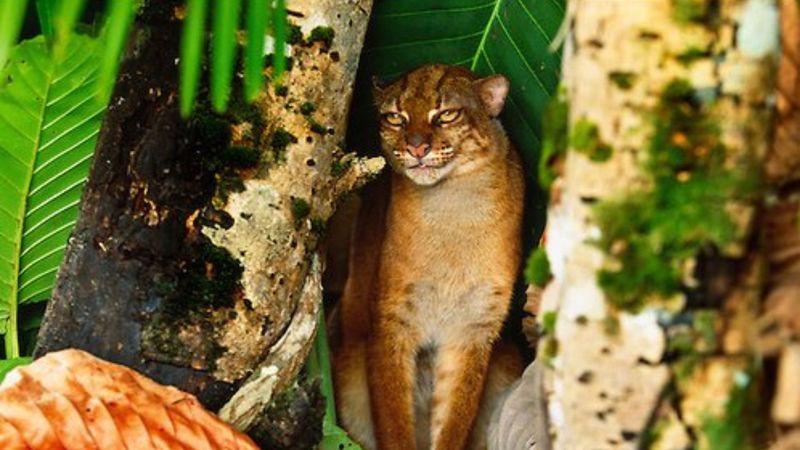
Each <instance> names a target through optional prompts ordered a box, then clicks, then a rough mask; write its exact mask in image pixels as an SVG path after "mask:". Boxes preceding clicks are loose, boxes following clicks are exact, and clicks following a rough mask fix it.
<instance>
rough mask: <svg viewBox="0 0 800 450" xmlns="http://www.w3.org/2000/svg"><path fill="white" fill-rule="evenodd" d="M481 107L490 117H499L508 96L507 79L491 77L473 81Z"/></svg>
mask: <svg viewBox="0 0 800 450" xmlns="http://www.w3.org/2000/svg"><path fill="white" fill-rule="evenodd" d="M475 86H476V87H477V89H478V94H480V96H481V101H483V106H485V107H486V109H487V110H488V112H489V115H490V116H492V117H497V116H499V115H500V111H502V110H503V105H504V104H505V103H506V96H507V95H508V79H507V78H506V77H504V76H502V75H491V76H488V77H486V78H481V79H480V80H476V81H475Z"/></svg>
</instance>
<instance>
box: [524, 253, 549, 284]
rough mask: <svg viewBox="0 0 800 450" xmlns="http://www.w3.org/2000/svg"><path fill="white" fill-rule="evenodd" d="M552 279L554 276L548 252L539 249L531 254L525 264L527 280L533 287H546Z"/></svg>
mask: <svg viewBox="0 0 800 450" xmlns="http://www.w3.org/2000/svg"><path fill="white" fill-rule="evenodd" d="M550 278H552V274H551V273H550V261H549V260H548V259H547V252H545V250H544V248H542V247H539V248H537V249H536V250H534V251H533V252H532V253H531V255H530V256H529V257H528V262H527V264H525V280H526V281H527V282H528V283H531V284H533V285H536V286H540V287H544V285H546V284H547V282H548V281H550Z"/></svg>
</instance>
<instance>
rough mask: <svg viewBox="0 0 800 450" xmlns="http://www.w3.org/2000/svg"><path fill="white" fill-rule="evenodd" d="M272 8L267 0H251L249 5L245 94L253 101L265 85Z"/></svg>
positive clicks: (248, 99)
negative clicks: (265, 65)
mask: <svg viewBox="0 0 800 450" xmlns="http://www.w3.org/2000/svg"><path fill="white" fill-rule="evenodd" d="M270 13H271V10H270V9H269V8H267V0H250V3H249V4H248V5H247V47H246V48H245V54H244V56H245V57H244V96H245V98H246V99H247V101H253V100H255V98H256V95H258V93H259V91H261V88H262V86H263V85H264V75H263V70H264V38H265V37H266V34H267V22H269V16H270Z"/></svg>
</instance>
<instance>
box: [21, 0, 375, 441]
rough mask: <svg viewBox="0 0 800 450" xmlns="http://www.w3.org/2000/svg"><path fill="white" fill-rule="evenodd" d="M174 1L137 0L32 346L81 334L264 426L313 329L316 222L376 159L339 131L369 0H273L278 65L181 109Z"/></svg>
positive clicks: (95, 347) (225, 412) (103, 350)
mask: <svg viewBox="0 0 800 450" xmlns="http://www.w3.org/2000/svg"><path fill="white" fill-rule="evenodd" d="M178 3H181V2H151V3H150V4H149V5H148V6H147V7H146V9H145V12H144V14H143V15H142V17H141V19H140V21H139V23H138V24H137V28H136V31H135V32H134V35H133V38H132V39H131V41H130V42H131V46H130V48H129V49H128V52H127V54H126V59H125V61H124V63H123V65H122V68H121V71H120V76H119V80H118V83H117V87H116V89H115V94H114V96H113V98H112V101H111V106H110V107H109V110H108V113H107V115H106V118H105V121H104V124H103V128H102V130H101V134H100V138H99V141H98V148H97V151H96V156H95V160H94V165H93V168H92V171H91V175H90V180H89V182H88V184H87V187H86V190H85V192H84V198H83V204H82V208H81V214H80V218H79V221H78V224H77V226H76V231H75V232H74V234H73V237H72V238H71V241H70V245H69V247H68V249H67V254H66V259H65V262H64V265H63V267H62V269H61V272H60V275H59V278H58V283H57V287H56V290H55V293H54V297H53V299H52V301H51V302H50V304H49V305H48V311H47V314H46V318H45V322H44V324H43V327H42V330H41V333H40V340H39V347H38V349H37V354H38V355H42V354H44V353H46V352H48V351H53V350H58V349H62V348H67V347H78V348H82V349H85V350H87V351H89V352H91V353H93V354H95V355H97V356H99V357H101V358H104V359H107V360H110V361H114V362H118V363H121V364H124V365H127V366H129V367H132V368H135V369H136V370H139V371H140V372H143V373H145V374H147V375H148V376H151V377H153V378H154V379H156V380H158V381H160V382H162V383H167V384H172V385H176V386H179V387H180V388H182V389H184V390H187V391H189V392H192V393H195V394H197V395H198V397H199V398H200V400H201V401H202V402H203V403H204V404H205V405H206V406H207V407H209V408H214V409H216V408H219V407H220V406H222V409H221V411H220V415H221V416H222V418H223V419H224V420H226V421H228V422H230V423H232V424H234V426H236V427H237V428H239V429H240V430H245V431H248V432H253V431H252V428H253V427H254V426H256V425H257V424H260V425H259V426H260V429H261V430H260V431H257V432H253V434H256V435H261V436H264V435H268V434H270V433H271V432H270V431H269V430H264V428H265V427H266V428H269V426H270V425H269V422H270V420H269V419H270V418H269V417H268V418H267V420H266V421H265V420H264V415H265V413H266V411H267V409H268V406H269V405H270V400H271V398H272V396H273V394H274V393H276V392H281V391H284V390H286V389H289V388H290V387H291V386H292V383H293V382H294V379H295V377H296V375H297V373H298V371H299V370H300V368H301V366H302V364H303V362H304V361H305V359H306V356H307V354H308V350H309V348H310V346H311V343H312V341H313V337H314V333H315V331H316V320H317V317H318V311H319V308H320V302H321V298H322V291H321V289H322V288H321V283H320V278H321V273H322V270H323V264H322V262H321V260H320V257H319V255H318V253H319V250H318V245H319V241H320V238H321V235H322V234H323V233H324V229H325V224H326V222H327V220H328V218H329V217H330V216H331V214H332V213H333V210H334V208H335V206H336V204H337V202H338V200H339V199H340V198H341V197H342V196H343V195H345V194H346V193H348V192H350V191H351V190H353V189H355V188H357V187H358V186H360V185H361V184H362V183H364V182H365V181H366V180H368V179H369V178H370V177H371V176H373V175H375V174H377V173H378V172H380V171H381V170H382V168H383V165H384V162H383V160H382V159H380V158H374V159H357V158H355V157H354V155H352V154H345V152H344V149H343V148H342V146H341V142H343V140H344V133H345V127H346V121H345V119H346V116H347V110H348V108H349V104H350V98H351V95H352V86H353V81H354V78H355V72H356V68H357V64H358V57H359V54H360V51H361V46H362V42H363V37H364V32H365V29H366V25H367V20H368V17H369V12H370V8H371V1H370V0H349V1H334V0H327V1H310V0H308V1H306V0H296V1H289V2H287V3H288V5H287V9H288V12H289V18H290V19H289V21H290V24H291V25H292V26H293V27H295V28H294V29H293V32H292V33H291V35H292V36H293V37H292V39H291V42H290V45H288V46H287V53H288V55H289V56H290V57H291V65H290V68H289V69H288V70H287V72H286V73H285V74H284V75H283V77H282V79H281V80H270V81H269V82H270V84H269V85H268V86H267V88H266V93H265V94H264V95H262V96H261V97H260V98H259V99H258V100H257V101H256V104H255V106H251V105H245V104H239V103H237V102H234V104H232V105H231V107H230V110H229V112H228V113H226V114H224V115H216V114H213V113H211V112H210V110H209V109H208V108H207V107H203V105H202V104H201V105H199V107H198V108H197V110H196V112H195V114H194V115H193V117H192V118H190V119H189V120H186V121H184V120H182V119H181V118H180V117H179V115H178V106H177V102H176V101H177V95H178V94H177V67H176V62H177V61H178V45H179V35H180V25H181V24H180V20H181V18H182V16H183V14H182V11H181V9H180V8H177V6H179V5H178ZM268 51H269V52H272V51H273V50H272V49H268ZM173 68H174V69H173ZM201 103H202V102H201ZM234 389H238V390H236V391H235V392H234ZM309 395H310V396H311V397H310V398H316V397H314V394H313V393H310V394H309ZM307 403H308V405H311V407H313V405H316V404H318V403H319V402H316V401H309V402H307ZM286 409H287V411H286V414H287V417H288V415H297V411H296V409H297V408H295V407H292V408H288V407H287V408H286ZM268 414H278V412H276V410H275V408H272V409H271V410H270V412H269V413H268ZM277 419H278V417H276V420H277ZM295 422H296V423H302V420H296V421H295ZM317 425H318V424H317ZM276 429H277V428H276ZM281 431H282V432H286V433H288V431H287V430H281ZM270 435H273V436H274V433H272V434H270Z"/></svg>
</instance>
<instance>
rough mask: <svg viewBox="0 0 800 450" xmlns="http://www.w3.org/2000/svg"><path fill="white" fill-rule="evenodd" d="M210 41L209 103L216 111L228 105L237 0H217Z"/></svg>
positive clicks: (234, 45)
mask: <svg viewBox="0 0 800 450" xmlns="http://www.w3.org/2000/svg"><path fill="white" fill-rule="evenodd" d="M215 6H216V8H215V10H214V23H213V30H212V36H211V38H212V41H211V105H212V106H213V107H214V109H215V110H216V111H217V112H224V111H225V108H226V107H227V106H228V99H229V97H230V93H231V80H232V79H233V65H234V62H235V61H234V59H235V56H236V28H237V24H238V22H239V0H227V1H224V2H223V1H217V2H216V5H215Z"/></svg>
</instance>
